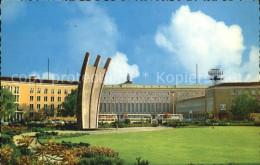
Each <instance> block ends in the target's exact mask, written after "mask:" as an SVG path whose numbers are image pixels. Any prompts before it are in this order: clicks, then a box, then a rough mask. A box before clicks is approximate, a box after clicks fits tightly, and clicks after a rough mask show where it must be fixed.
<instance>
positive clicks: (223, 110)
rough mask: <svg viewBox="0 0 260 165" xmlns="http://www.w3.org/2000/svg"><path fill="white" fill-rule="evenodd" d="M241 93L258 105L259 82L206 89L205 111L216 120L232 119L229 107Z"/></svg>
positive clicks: (223, 85) (226, 84) (222, 85)
mask: <svg viewBox="0 0 260 165" xmlns="http://www.w3.org/2000/svg"><path fill="white" fill-rule="evenodd" d="M242 93H247V94H249V95H251V96H253V97H254V98H255V99H256V100H257V101H258V103H260V84H259V82H237V83H221V84H217V85H215V86H211V87H209V88H207V89H206V96H205V101H206V111H207V112H212V113H213V115H214V117H215V118H217V119H224V118H227V119H229V118H232V113H231V107H232V105H234V104H235V99H236V98H237V97H238V96H239V95H241V94H242Z"/></svg>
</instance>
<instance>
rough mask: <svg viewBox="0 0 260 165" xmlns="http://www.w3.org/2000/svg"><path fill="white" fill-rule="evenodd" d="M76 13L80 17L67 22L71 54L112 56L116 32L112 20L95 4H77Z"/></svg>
mask: <svg viewBox="0 0 260 165" xmlns="http://www.w3.org/2000/svg"><path fill="white" fill-rule="evenodd" d="M77 12H79V13H81V15H82V16H81V17H77V18H74V19H71V20H69V21H68V22H67V26H68V35H69V44H70V46H71V54H72V55H73V56H75V55H76V54H79V55H81V56H84V54H85V53H86V52H90V53H91V54H92V55H95V56H96V55H98V54H100V55H102V56H103V57H109V56H110V57H111V56H112V55H114V54H115V53H116V49H117V48H116V43H117V40H118V30H117V26H116V24H115V23H114V21H113V19H112V18H110V17H109V16H108V14H107V13H106V12H105V11H104V10H103V9H102V8H101V7H99V6H98V5H96V4H95V3H79V4H78V5H77Z"/></svg>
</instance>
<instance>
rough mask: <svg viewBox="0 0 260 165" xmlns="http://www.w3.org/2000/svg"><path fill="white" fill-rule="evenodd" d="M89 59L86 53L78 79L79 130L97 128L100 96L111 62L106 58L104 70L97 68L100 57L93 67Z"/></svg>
mask: <svg viewBox="0 0 260 165" xmlns="http://www.w3.org/2000/svg"><path fill="white" fill-rule="evenodd" d="M89 57H90V55H89V53H86V56H85V59H84V62H83V65H82V68H81V73H80V78H79V87H78V107H77V123H78V126H79V128H80V129H96V128H98V112H99V103H100V94H101V90H102V87H103V84H104V80H105V76H106V73H107V69H108V67H109V64H110V62H111V58H108V59H107V61H106V64H105V66H104V68H99V67H98V66H99V63H100V60H101V56H100V55H98V56H97V58H96V61H95V64H94V66H90V65H88V62H89Z"/></svg>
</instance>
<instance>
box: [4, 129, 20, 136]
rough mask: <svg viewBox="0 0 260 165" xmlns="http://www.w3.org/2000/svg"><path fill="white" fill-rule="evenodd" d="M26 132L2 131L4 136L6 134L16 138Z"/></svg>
mask: <svg viewBox="0 0 260 165" xmlns="http://www.w3.org/2000/svg"><path fill="white" fill-rule="evenodd" d="M23 132H24V131H22V130H17V131H15V130H2V134H6V135H10V136H12V137H13V136H15V135H20V134H21V133H23Z"/></svg>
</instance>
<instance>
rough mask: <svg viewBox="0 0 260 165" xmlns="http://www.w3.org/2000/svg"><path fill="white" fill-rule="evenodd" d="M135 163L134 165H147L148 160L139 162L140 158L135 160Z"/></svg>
mask: <svg viewBox="0 0 260 165" xmlns="http://www.w3.org/2000/svg"><path fill="white" fill-rule="evenodd" d="M136 160H137V163H135V165H149V161H148V160H142V161H141V157H139V158H136Z"/></svg>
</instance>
